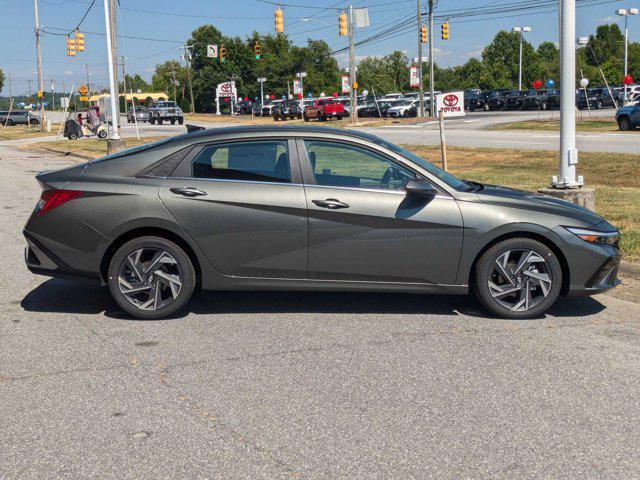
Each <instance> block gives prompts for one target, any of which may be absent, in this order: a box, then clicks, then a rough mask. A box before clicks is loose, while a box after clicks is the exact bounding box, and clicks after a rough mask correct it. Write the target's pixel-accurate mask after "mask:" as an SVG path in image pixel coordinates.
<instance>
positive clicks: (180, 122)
mask: <svg viewBox="0 0 640 480" xmlns="http://www.w3.org/2000/svg"><path fill="white" fill-rule="evenodd" d="M183 123H184V117H178V125H182V124H183Z"/></svg>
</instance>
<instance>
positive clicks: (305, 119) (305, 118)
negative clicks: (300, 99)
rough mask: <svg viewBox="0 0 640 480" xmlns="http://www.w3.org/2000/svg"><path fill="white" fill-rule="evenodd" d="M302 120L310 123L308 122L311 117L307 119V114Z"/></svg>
mask: <svg viewBox="0 0 640 480" xmlns="http://www.w3.org/2000/svg"><path fill="white" fill-rule="evenodd" d="M302 118H304V121H305V122H308V121H309V117H307V114H306V113H305V114H304V115H303V116H302Z"/></svg>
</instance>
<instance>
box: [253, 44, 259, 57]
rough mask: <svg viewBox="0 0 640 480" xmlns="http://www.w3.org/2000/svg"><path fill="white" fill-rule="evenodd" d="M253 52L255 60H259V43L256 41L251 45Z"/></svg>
mask: <svg viewBox="0 0 640 480" xmlns="http://www.w3.org/2000/svg"><path fill="white" fill-rule="evenodd" d="M253 53H255V55H256V60H260V44H259V43H258V42H256V44H255V45H254V46H253Z"/></svg>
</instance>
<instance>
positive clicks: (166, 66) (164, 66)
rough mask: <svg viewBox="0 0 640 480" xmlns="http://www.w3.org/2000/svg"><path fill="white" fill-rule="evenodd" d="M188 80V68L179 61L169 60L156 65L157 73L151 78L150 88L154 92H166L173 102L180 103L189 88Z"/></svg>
mask: <svg viewBox="0 0 640 480" xmlns="http://www.w3.org/2000/svg"><path fill="white" fill-rule="evenodd" d="M187 79H188V76H187V69H186V67H184V66H183V65H181V64H180V62H178V61H177V60H169V61H167V62H164V63H161V64H159V65H156V70H155V73H154V74H153V76H152V77H151V86H150V88H151V90H152V91H154V92H164V93H166V94H167V95H168V96H169V98H171V99H172V100H175V101H178V98H180V96H181V95H182V96H184V92H186V88H188V80H187ZM143 91H144V90H143ZM174 92H175V95H174ZM175 97H177V98H175Z"/></svg>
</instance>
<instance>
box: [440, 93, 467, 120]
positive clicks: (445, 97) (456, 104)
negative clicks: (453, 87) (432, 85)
mask: <svg viewBox="0 0 640 480" xmlns="http://www.w3.org/2000/svg"><path fill="white" fill-rule="evenodd" d="M441 110H442V116H443V117H444V118H450V117H464V92H449V93H440V94H438V95H436V112H440V111H441Z"/></svg>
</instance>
